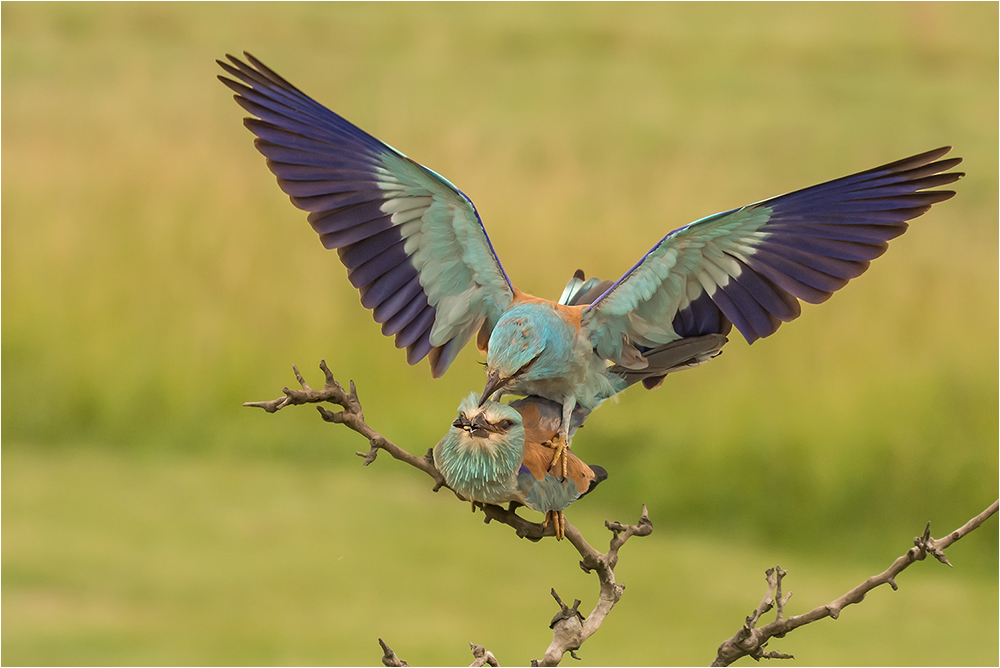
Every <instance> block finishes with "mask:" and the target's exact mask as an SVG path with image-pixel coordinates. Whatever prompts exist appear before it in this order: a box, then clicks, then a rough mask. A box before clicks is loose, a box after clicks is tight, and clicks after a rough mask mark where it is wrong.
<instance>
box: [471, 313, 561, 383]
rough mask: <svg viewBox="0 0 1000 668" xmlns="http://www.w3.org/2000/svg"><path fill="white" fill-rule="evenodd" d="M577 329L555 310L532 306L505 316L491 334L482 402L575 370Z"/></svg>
mask: <svg viewBox="0 0 1000 668" xmlns="http://www.w3.org/2000/svg"><path fill="white" fill-rule="evenodd" d="M574 334H575V332H574V329H573V327H572V326H571V325H570V324H569V323H568V322H567V321H566V319H565V318H563V316H562V315H561V314H560V313H559V312H558V311H556V310H555V309H554V308H552V307H551V306H548V305H546V304H539V303H533V302H528V303H524V304H518V305H517V306H515V307H514V308H512V309H510V310H509V311H507V312H506V313H504V315H503V317H502V318H500V320H499V322H497V324H496V327H494V328H493V332H492V334H490V342H489V347H488V348H487V352H486V374H487V376H488V380H487V382H486V389H485V390H484V391H483V396H482V399H481V401H486V399H488V398H489V397H490V396H491V395H492V394H493V393H494V392H497V391H498V390H500V389H502V388H504V387H507V386H512V387H516V386H517V385H518V384H520V383H524V382H530V381H537V380H545V379H548V378H559V377H562V376H565V375H566V374H567V373H568V372H569V371H570V369H572V368H573V366H574V362H575V360H574V358H573V344H574Z"/></svg>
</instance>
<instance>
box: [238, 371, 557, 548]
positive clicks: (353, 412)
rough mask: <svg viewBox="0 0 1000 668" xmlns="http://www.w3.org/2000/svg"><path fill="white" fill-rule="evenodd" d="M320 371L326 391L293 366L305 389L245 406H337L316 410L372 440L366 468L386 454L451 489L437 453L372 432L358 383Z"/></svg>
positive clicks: (488, 508)
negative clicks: (346, 384)
mask: <svg viewBox="0 0 1000 668" xmlns="http://www.w3.org/2000/svg"><path fill="white" fill-rule="evenodd" d="M319 368H320V369H322V371H323V375H324V376H325V378H326V380H325V382H324V384H323V389H322V390H314V389H313V388H311V387H309V384H308V383H306V381H305V378H303V377H302V374H301V373H299V370H298V367H296V366H294V365H293V366H292V371H294V372H295V378H296V379H297V380H298V381H299V385H301V386H302V389H301V390H291V389H289V388H287V387H286V388H284V389H282V392H283V393H284V396H281V397H278V398H277V399H272V400H271V401H247V402H245V403H244V404H243V405H244V406H250V407H252V408H263V409H264V410H265V411H267V412H268V413H277V412H278V411H280V410H281V409H282V408H285V407H286V406H298V405H302V404H318V403H324V402H325V403H331V404H336V405H338V406H340V407H341V408H343V410H342V411H339V412H336V413H334V412H333V411H330V410H327V409H326V408H324V407H322V406H317V407H316V408H317V409H318V410H319V413H320V415H321V416H322V417H323V419H324V420H325V421H326V422H332V423H334V424H342V425H344V426H346V427H348V428H349V429H351V430H353V431H356V432H357V433H359V434H361V435H362V436H364V437H365V438H366V439H368V442H369V444H371V447H370V448H369V450H368V452H357V453H355V454H357V455H358V456H359V457H363V458H364V462H363V464H364V465H365V466H368V465H369V464H371V463H372V462H373V461H375V457H376V456H377V455H378V451H379V450H385V451H386V452H388V453H389V454H390V455H391V456H392V457H393V458H395V459H398V460H399V461H401V462H404V463H406V464H409V465H410V466H413V467H414V468H417V469H420V470H421V471H423V472H424V473H426V474H427V475H429V476H430V477H431V478H433V479H434V491H435V492H436V491H438V490H439V489H441V488H442V487H444V488H447V489H451V488H450V487H448V484H447V483H446V482H445V480H444V476H442V475H441V473H440V472H439V471H438V470H437V468H436V467H435V466H434V455H433V452H434V451H433V449H428V450H427V453H426V454H425V455H423V456H422V457H417V456H415V455H413V454H411V453H409V452H407V451H406V450H404V449H403V448H401V447H399V446H398V445H396V444H395V443H393V442H392V441H390V440H389V439H387V438H386V437H385V436H383V435H382V434H380V433H379V432H377V431H375V430H374V429H372V427H371V426H370V425H369V424H368V423H367V422H365V416H364V412H363V411H362V410H361V401H360V400H359V399H358V392H357V388H355V386H354V381H353V380H352V381H351V382H350V388H351V390H350V392H348V391H346V390H344V388H343V386H342V385H341V384H340V383H338V382H337V380H336V379H335V378H334V377H333V373H332V372H331V371H330V369H329V367H327V365H326V360H323V361H321V362H320V363H319ZM456 496H458V494H456ZM459 498H461V497H459ZM475 508H480V509H481V510H482V511H483V513H484V514H485V515H486V519H485V522H486V523H487V524H489V523H490V522H491V521H493V520H496V521H497V522H500V523H501V524H506V525H507V526H509V527H511V528H513V529H514V531H515V532H517V535H518V537H520V538H527V539H528V540H531V541H539V540H541V539H542V538H544V537H545V536H555V535H556V533H555V528H554V527H553V526H552V525H546V526H543V525H541V524H538V523H536V522H530V521H528V520H526V519H524V518H523V517H521V516H520V515H518V514H517V513H516V512H514V509H513V507H510V508H506V509H504V508H501V507H500V506H494V505H489V504H482V503H479V502H476V503H475V504H474V507H473V509H475Z"/></svg>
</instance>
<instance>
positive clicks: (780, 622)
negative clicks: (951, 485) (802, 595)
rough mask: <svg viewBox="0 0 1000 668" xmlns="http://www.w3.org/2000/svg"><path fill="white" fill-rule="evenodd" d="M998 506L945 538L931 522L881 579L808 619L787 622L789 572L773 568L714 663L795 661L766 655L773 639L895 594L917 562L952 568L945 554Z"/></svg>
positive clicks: (785, 656)
mask: <svg viewBox="0 0 1000 668" xmlns="http://www.w3.org/2000/svg"><path fill="white" fill-rule="evenodd" d="M998 504H1000V501H994V502H993V504H992V505H990V507H989V508H987V509H986V510H984V511H983V512H981V513H979V515H977V516H975V517H973V518H972V519H971V520H969V521H968V522H966V523H965V524H964V525H962V526H961V527H959V528H958V529H955V530H954V531H952V532H951V533H949V534H948V535H947V536H945V537H944V538H931V525H930V522H928V523H927V526H926V527H925V528H924V532H923V533H922V534H921V535H920V536H917V537H915V538H914V539H913V547H911V548H910V549H909V550H907V551H906V553H905V554H903V555H902V556H901V557H899V558H898V559H896V560H895V561H894V562H892V565H891V566H889V568H887V569H886V570H884V571H882V572H881V573H879V574H878V575H874V576H872V577H870V578H868V579H867V580H865V581H864V582H862V583H861V584H859V585H858V586H857V587H854V588H853V589H851V590H850V591H848V592H847V593H846V594H844V595H843V596H841V597H840V598H838V599H836V600H834V601H832V602H830V603H827V604H826V605H821V606H819V607H817V608H813V609H812V610H810V611H809V612H807V613H805V614H804V615H795V616H792V617H788V618H787V619H786V618H784V608H785V604H786V603H788V599H789V598H791V596H792V593H791V592H788V593H787V594H785V595H784V596H782V593H781V581H782V579H783V578H784V577H785V576H786V575H787V574H788V572H787V571H783V570H782V569H781V567H779V566H775V567H774V568H769V569H768V570H767V573H766V575H767V593H766V594H765V595H764V598H763V600H761V602H760V605H758V606H757V609H756V610H754V611H753V612H752V613H751V614H750V616H749V617H747V618H746V622H745V623H744V624H743V626H742V627H740V630H739V631H737V632H736V634H735V635H734V636H733V637H731V638H729V639H728V640H726V641H725V642H723V643H722V645H720V646H719V649H718V652H717V654H716V657H715V661H713V662H712V665H713V666H728V665H730V664H732V663H733V662H734V661H736V660H737V659H740V658H742V657H744V656H749V657H751V658H753V659H754V660H760V659H791V658H794V657H792V656H791V655H788V654H782V653H780V652H774V651H771V652H765V651H764V647H765V646H766V645H767V642H768V641H769V640H770V639H771V638H773V637H775V636H777V637H779V638H781V637H783V636H784V635H785V634H786V633H790V632H791V631H794V630H795V629H797V628H799V627H800V626H805V625H806V624H811V623H813V622H815V621H818V620H820V619H823V618H825V617H830V618H832V619H837V617H839V616H840V612H841V611H842V610H843V609H844V608H846V607H847V606H849V605H852V604H854V603H860V602H861V601H863V600H864V599H865V595H866V594H867V593H868V592H870V591H871V590H872V589H875V588H876V587H878V586H880V585H884V584H888V585H889V586H890V587H892V589H893V590H896V589H898V588H899V586H898V585H897V584H896V576H897V575H899V574H900V573H901V572H903V570H905V569H906V568H907V567H909V566H910V564H912V563H914V562H916V561H923V560H924V559H925V558H926V557H927V555H931V556H932V557H934V558H935V559H937V560H938V561H940V562H941V563H942V564H947V565H948V566H951V563H950V562H949V561H948V557H946V556H945V554H944V550H945V549H946V548H948V547H949V546H950V545H952V544H953V543H955V542H956V541H958V540H960V539H961V538H962V537H963V536H965V535H966V534H968V533H969V532H970V531H974V530H975V529H977V528H978V527H979V526H980V525H981V524H982V523H983V522H985V521H986V520H987V519H989V518H990V517H991V516H992V515H994V514H996V512H997V507H998ZM772 608H776V615H775V619H774V621H773V622H770V623H769V624H765V625H764V626H761V627H757V622H758V621H759V620H760V618H761V616H762V615H763V614H765V613H766V612H768V611H770V610H771V609H772Z"/></svg>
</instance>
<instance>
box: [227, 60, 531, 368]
mask: <svg viewBox="0 0 1000 668" xmlns="http://www.w3.org/2000/svg"><path fill="white" fill-rule="evenodd" d="M245 55H246V58H247V60H248V61H249V63H250V64H246V63H244V62H242V61H241V60H239V59H238V58H234V57H233V56H227V57H228V58H229V60H230V61H231V64H230V63H224V62H222V61H218V62H219V65H221V66H222V68H223V69H224V70H225V71H226V72H227V73H228V74H229V75H231V76H232V77H234V78H235V79H238V80H239V82H237V81H233V80H231V79H228V78H226V77H223V76H220V77H219V79H220V80H221V81H222V82H223V83H224V84H226V85H227V86H229V88H231V89H232V90H233V91H235V92H236V95H235V99H236V101H237V102H238V103H239V104H240V106H242V107H243V108H244V109H246V110H247V111H248V112H250V113H251V114H253V115H254V116H255V117H256V118H247V119H246V120H245V123H246V126H247V127H248V128H249V129H250V131H251V132H253V133H254V134H255V135H257V140H256V141H255V142H254V145H255V146H256V147H257V150H259V151H260V152H261V153H262V154H264V156H265V157H266V158H267V165H268V167H269V168H270V169H271V171H272V172H274V174H275V176H277V177H278V185H279V186H280V187H281V189H282V190H284V191H285V193H287V194H288V195H289V197H290V198H291V200H292V203H293V204H294V205H295V206H297V207H298V208H300V209H303V210H305V211H308V212H309V217H308V220H309V223H310V224H311V225H312V227H313V229H314V230H316V232H317V233H319V235H320V240H321V241H322V242H323V245H324V246H325V247H327V248H336V249H337V252H338V253H339V255H340V259H341V261H342V262H343V263H344V265H345V266H346V267H347V275H348V278H349V279H350V281H351V284H352V285H354V287H356V288H358V290H360V292H361V303H362V304H363V305H364V306H365V307H366V308H369V309H372V311H373V315H374V317H375V320H376V322H379V323H381V324H382V333H383V334H385V335H387V336H393V335H394V336H395V337H396V347H397V348H406V349H407V352H406V360H407V362H409V363H410V364H416V363H417V362H418V361H420V360H421V359H423V358H424V357H426V356H428V355H430V363H431V373H432V374H433V375H434V376H435V377H437V376H440V375H441V374H443V373H444V372H445V370H446V369H447V368H448V366H449V365H450V364H451V362H452V361H453V360H454V359H455V356H456V355H457V354H458V351H459V350H461V348H462V347H463V346H464V345H465V343H466V342H467V341H468V340H469V338H470V337H471V336H472V334H473V333H474V332H475V331H476V330H477V329H479V327H480V326H481V325H483V324H484V323H485V325H486V327H487V328H488V329H492V327H493V324H494V323H495V322H496V321H497V319H499V317H500V314H501V313H502V312H503V311H504V310H505V309H506V308H507V306H509V305H510V302H511V299H512V298H513V291H512V287H511V284H510V281H509V280H508V279H507V275H506V274H505V273H504V271H503V268H502V267H501V266H500V261H499V260H498V259H497V257H496V253H495V252H494V251H493V246H492V245H491V244H490V240H489V238H488V237H487V236H486V230H485V229H484V228H483V224H482V221H481V220H480V219H479V214H478V213H477V211H476V208H475V206H473V204H472V201H471V200H470V199H469V198H468V197H466V196H465V194H464V193H462V192H461V191H460V190H458V188H456V187H455V186H453V185H452V184H451V183H449V182H448V181H447V180H446V179H444V178H443V177H441V176H440V175H438V174H436V173H435V172H433V171H431V170H429V169H427V168H426V167H423V166H422V165H419V164H417V163H416V162H414V161H413V160H410V159H409V158H408V157H406V156H405V155H403V154H402V153H400V152H399V151H397V150H395V149H394V148H392V147H391V146H388V145H387V144H384V143H382V142H381V141H379V140H378V139H375V138H374V137H372V136H371V135H369V134H367V133H365V132H364V131H362V130H361V129H359V128H357V127H356V126H354V125H352V124H351V123H349V122H347V121H346V120H344V119H343V118H341V117H340V116H338V115H337V114H335V113H333V112H332V111H330V110H329V109H327V108H326V107H324V106H323V105H321V104H319V103H318V102H315V101H314V100H312V99H311V98H310V97H308V96H307V95H305V94H304V93H302V92H301V91H299V90H298V89H297V88H295V87H294V86H292V85H291V84H290V83H288V82H287V81H285V80H284V79H282V78H281V77H280V76H278V75H277V74H275V73H274V72H273V71H271V70H270V69H268V68H267V67H266V66H265V65H263V64H262V63H261V62H260V61H258V60H257V59H255V58H254V57H253V56H251V55H250V54H245ZM240 82H242V83H240Z"/></svg>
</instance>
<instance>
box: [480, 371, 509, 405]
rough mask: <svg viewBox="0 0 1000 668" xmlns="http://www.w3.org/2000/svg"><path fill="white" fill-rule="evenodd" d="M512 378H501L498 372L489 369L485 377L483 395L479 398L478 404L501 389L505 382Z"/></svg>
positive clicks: (483, 402) (484, 401)
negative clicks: (487, 375)
mask: <svg viewBox="0 0 1000 668" xmlns="http://www.w3.org/2000/svg"><path fill="white" fill-rule="evenodd" d="M513 379H514V377H513V376H510V377H508V378H501V377H500V373H499V372H497V371H491V372H490V375H489V377H488V378H487V379H486V387H485V388H483V396H482V397H480V399H479V405H480V406H482V405H483V404H485V403H486V400H487V399H489V398H490V397H491V396H492V395H493V393H494V392H496V391H497V390H500V389H502V388H503V387H504V386H505V385H507V383H509V382H510V381H512V380H513Z"/></svg>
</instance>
